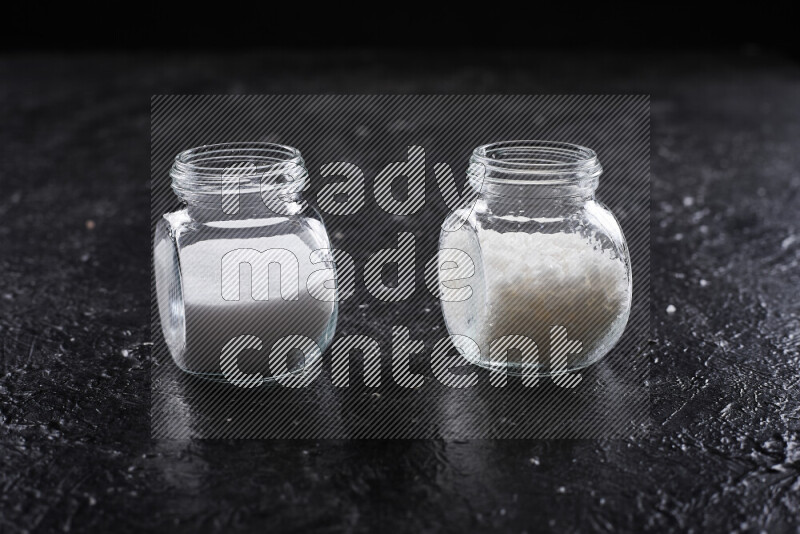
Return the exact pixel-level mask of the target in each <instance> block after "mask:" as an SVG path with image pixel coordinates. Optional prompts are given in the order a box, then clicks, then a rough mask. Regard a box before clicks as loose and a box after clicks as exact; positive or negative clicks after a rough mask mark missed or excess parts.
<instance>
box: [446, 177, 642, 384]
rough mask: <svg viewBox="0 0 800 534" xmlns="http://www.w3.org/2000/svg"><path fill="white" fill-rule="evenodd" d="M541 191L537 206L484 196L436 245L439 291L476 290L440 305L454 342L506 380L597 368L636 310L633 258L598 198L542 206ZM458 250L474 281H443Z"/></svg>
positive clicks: (533, 201)
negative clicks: (462, 341)
mask: <svg viewBox="0 0 800 534" xmlns="http://www.w3.org/2000/svg"><path fill="white" fill-rule="evenodd" d="M535 187H536V186H530V187H528V188H525V189H532V190H531V191H526V192H528V193H529V194H530V195H531V196H530V197H526V196H520V195H519V194H515V195H513V196H503V195H493V194H482V195H480V196H479V197H478V198H477V200H476V201H475V203H474V206H472V207H471V209H469V208H465V209H462V210H458V211H455V212H453V213H452V214H451V215H450V218H449V219H448V221H446V222H445V224H444V225H443V230H442V232H441V236H440V241H439V249H440V252H439V258H440V270H439V273H440V280H441V281H442V283H443V284H445V285H448V286H450V287H458V285H459V284H460V285H461V286H462V287H463V286H466V285H469V287H470V288H471V292H470V293H471V294H470V296H469V298H467V299H465V300H461V301H448V300H445V299H442V311H443V314H444V318H445V323H446V325H447V329H448V331H449V333H450V334H451V335H460V336H466V337H468V338H470V339H472V340H473V341H474V342H475V344H474V345H472V346H473V347H475V346H477V349H478V350H472V351H470V350H464V351H463V352H464V355H465V356H466V357H467V358H468V359H469V360H470V361H472V362H473V363H475V364H477V365H479V366H482V367H486V368H490V369H495V370H502V371H505V372H508V373H509V374H526V375H550V374H560V373H565V372H570V371H574V370H577V369H580V368H583V367H586V366H588V365H591V364H592V363H595V362H597V361H598V360H600V359H601V358H602V357H603V356H605V355H606V354H607V353H608V352H609V351H610V350H611V348H612V347H613V346H614V344H615V343H617V341H618V340H619V338H620V337H621V335H622V332H623V331H624V329H625V325H626V323H627V320H628V316H629V313H630V307H631V293H632V286H631V262H630V256H629V253H628V247H627V245H626V243H625V238H624V237H623V234H622V230H621V228H620V226H619V223H618V222H617V220H616V219H615V217H614V215H613V214H612V213H611V212H610V211H609V210H608V209H607V208H606V207H605V206H603V205H602V204H600V203H599V202H597V201H596V200H595V198H594V195H593V193H589V194H582V195H577V196H552V195H551V196H548V197H546V198H536V196H535ZM517 193H519V190H517ZM452 250H458V251H462V252H463V253H465V254H466V257H468V258H469V259H470V261H471V262H472V264H473V265H474V267H473V270H470V269H467V271H465V272H473V273H474V274H473V275H472V276H470V277H469V278H468V279H462V280H460V281H459V282H452V281H451V282H445V278H442V276H443V273H446V267H447V266H446V265H444V262H446V260H447V259H448V257H451V258H453V257H454V256H453V255H452V253H449V252H447V251H452ZM464 258H465V257H464V256H462V260H463V259H464ZM457 263H458V262H457ZM443 268H445V270H443ZM531 341H532V342H533V343H530V342H531Z"/></svg>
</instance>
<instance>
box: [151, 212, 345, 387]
mask: <svg viewBox="0 0 800 534" xmlns="http://www.w3.org/2000/svg"><path fill="white" fill-rule="evenodd" d="M243 204H246V203H243ZM253 206H255V207H253ZM154 263H155V273H156V290H157V298H158V307H159V315H160V319H161V324H162V330H163V332H164V337H165V340H166V343H167V346H168V348H169V351H170V353H171V355H172V358H173V360H174V361H175V363H176V364H177V365H178V367H180V368H181V369H182V370H184V371H186V372H189V373H192V374H197V375H202V376H205V377H209V378H221V377H222V376H223V373H222V368H221V358H222V354H223V351H224V350H225V348H226V345H227V344H228V343H231V342H232V341H231V340H234V339H236V338H239V339H243V338H242V336H253V337H254V338H257V340H258V341H257V347H255V349H257V350H253V349H254V346H253V345H252V344H250V345H249V347H248V348H249V349H250V350H243V351H241V352H239V353H238V354H237V358H236V364H237V366H238V369H239V371H240V372H242V373H245V374H248V375H254V376H255V375H260V376H261V377H263V378H264V379H269V378H274V377H275V376H276V375H278V374H281V372H279V371H277V370H275V369H271V368H270V367H271V366H270V363H271V362H270V358H269V356H270V348H271V347H272V346H273V344H274V343H275V342H276V341H277V340H278V339H280V338H282V337H286V336H289V335H300V336H304V337H307V338H310V339H311V340H313V341H314V342H315V343H316V344H317V346H318V347H319V348H320V352H321V351H324V350H325V348H326V347H327V346H328V345H329V344H330V342H331V340H332V339H333V335H334V330H335V327H336V318H337V310H338V307H337V303H336V294H335V268H334V267H335V265H334V263H333V261H332V258H331V256H330V240H329V238H328V234H327V231H326V229H325V225H324V224H323V222H322V219H321V217H320V215H319V213H317V212H316V211H315V210H313V209H312V208H311V207H310V206H308V205H306V204H304V203H302V202H300V201H299V200H298V201H297V202H290V203H288V204H286V206H285V209H284V210H281V214H276V213H272V212H270V211H269V210H268V209H266V207H265V206H263V205H262V206H258V205H257V202H255V201H254V202H252V203H251V208H248V209H242V212H241V213H240V214H237V215H236V216H231V215H228V214H226V213H224V212H223V210H222V209H221V208H219V207H207V206H206V207H200V206H192V205H190V206H188V207H187V208H185V209H182V210H179V211H177V212H172V213H167V214H165V215H164V216H163V218H162V220H160V221H159V222H158V224H157V227H156V233H155V243H154ZM316 271H323V272H316ZM312 273H315V274H313V275H312ZM233 343H235V341H234V342H233ZM227 346H228V347H230V345H227ZM292 358H293V359H290V360H289V361H287V363H286V367H281V370H282V371H286V370H288V371H290V372H296V371H299V370H301V369H302V368H303V367H304V366H307V365H309V363H310V362H308V361H305V359H304V358H303V356H302V355H298V354H295V355H293V356H292Z"/></svg>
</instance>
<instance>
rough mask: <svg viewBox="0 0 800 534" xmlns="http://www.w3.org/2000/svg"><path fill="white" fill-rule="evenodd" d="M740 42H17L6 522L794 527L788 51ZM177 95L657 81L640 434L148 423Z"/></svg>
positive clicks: (795, 129) (1, 390)
mask: <svg viewBox="0 0 800 534" xmlns="http://www.w3.org/2000/svg"><path fill="white" fill-rule="evenodd" d="M749 52H750V53H748V54H746V55H741V56H737V55H730V56H705V55H688V54H687V55H683V56H680V57H673V58H656V57H648V56H644V55H642V56H634V57H614V58H612V57H607V56H601V55H591V56H587V55H579V54H575V55H569V56H567V55H550V56H546V57H545V56H537V55H525V54H511V53H509V54H499V53H497V54H495V55H482V56H476V57H470V56H463V57H456V58H453V57H447V58H445V57H437V56H435V55H430V54H425V53H422V52H421V53H419V54H416V59H417V61H414V62H411V61H408V60H406V59H404V58H403V57H401V56H399V55H391V54H390V55H387V56H377V55H374V54H371V53H366V52H365V53H355V52H354V53H341V54H339V55H330V56H324V57H320V56H312V55H310V54H302V55H301V54H269V55H264V56H261V55H232V56H226V57H196V56H192V57H189V56H168V57H158V58H157V57H139V58H125V57H101V56H95V57H87V58H81V59H72V60H68V59H65V58H59V57H5V58H3V59H2V60H0V80H2V81H0V95H1V96H2V98H0V118H1V119H2V121H1V123H2V129H0V136H1V138H2V144H1V145H0V146H1V147H2V148H0V150H2V165H0V179H1V180H2V185H3V195H2V198H0V251H2V252H1V253H0V272H2V277H1V278H0V340H2V345H1V346H0V350H1V352H0V356H2V359H1V360H0V409H1V410H2V412H1V415H2V418H0V421H2V427H0V433H1V434H0V488H2V492H0V530H2V531H8V532H14V531H17V530H19V531H25V530H30V531H34V530H52V531H70V530H72V531H84V530H89V529H95V530H103V531H109V530H111V529H114V530H122V531H131V530H139V529H148V530H155V529H163V530H176V531H191V532H195V531H198V530H211V529H213V528H216V529H219V530H225V531H236V530H276V531H280V530H288V531H309V530H317V531H341V530H345V531H346V530H355V531H368V530H377V529H379V528H380V529H381V530H384V531H387V532H389V531H402V530H406V531H415V532H417V531H426V530H429V531H436V530H448V531H457V532H463V531H470V530H489V529H491V528H493V527H494V528H496V529H500V530H507V531H514V532H522V531H528V532H533V531H537V530H552V531H572V530H576V529H579V528H580V529H582V530H588V529H597V530H602V531H611V530H625V531H638V532H641V531H662V530H665V529H671V530H679V531H687V530H694V531H729V530H740V531H759V530H762V529H763V530H769V531H796V530H797V529H798V519H797V517H798V515H800V448H799V447H798V428H800V423H799V422H798V419H799V418H800V400H798V390H800V366H798V363H800V355H798V339H800V317H798V285H799V284H800V267H799V265H800V264H799V262H800V210H798V208H800V193H799V192H800V170H798V169H800V152H798V150H797V149H798V145H797V139H800V102H799V100H800V70H799V69H798V68H797V66H796V65H793V64H791V63H789V62H788V61H786V60H782V59H780V58H772V57H765V56H761V55H758V54H755V55H753V54H752V52H753V51H752V50H751V51H749ZM422 58H424V59H422ZM186 92H191V93H223V92H247V93H270V92H286V93H294V92H418V93H429V92H446V93H450V92H452V93H472V92H514V93H569V92H627V93H632V92H635V93H651V94H652V102H653V105H652V127H653V128H652V132H653V145H652V146H653V149H652V154H653V158H652V171H653V214H652V221H653V233H652V243H653V250H652V252H653V266H652V288H653V296H652V298H653V302H654V309H653V316H654V321H653V324H654V332H653V341H654V352H653V360H652V366H651V402H652V417H653V430H652V432H651V434H650V436H649V437H647V438H639V439H636V440H614V441H471V442H441V441H385V442H377V441H350V442H330V441H320V442H312V441H226V442H222V441H196V442H181V441H161V442H153V441H151V440H150V437H149V427H148V423H149V413H148V412H149V398H148V390H149V389H148V380H147V377H148V375H149V369H148V368H149V357H150V350H151V349H150V344H149V343H150V341H149V340H150V332H149V304H150V302H149V283H150V282H149V256H150V251H149V248H150V235H149V217H148V213H149V190H148V176H149V172H148V161H149V157H148V139H149V132H148V125H149V116H148V111H149V98H150V95H151V94H156V93H186ZM670 305H671V306H674V308H675V311H674V313H671V314H668V313H667V312H666V309H667V307H668V306H670Z"/></svg>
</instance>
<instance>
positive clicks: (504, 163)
mask: <svg viewBox="0 0 800 534" xmlns="http://www.w3.org/2000/svg"><path fill="white" fill-rule="evenodd" d="M602 171H603V169H602V167H601V166H600V162H599V161H598V160H597V155H596V154H595V153H594V151H593V150H591V149H588V148H585V147H581V146H578V145H572V144H569V143H558V142H549V141H506V142H502V143H493V144H489V145H484V146H480V147H478V148H476V149H475V151H474V152H473V154H472V158H470V167H469V170H468V178H469V183H470V185H471V187H472V188H473V189H474V190H475V191H476V192H477V193H478V195H479V196H480V197H481V198H482V199H483V200H484V201H485V202H486V204H487V205H488V206H489V207H491V208H492V209H500V210H525V209H530V208H534V207H535V208H543V207H544V206H547V205H552V206H553V208H554V209H559V210H564V209H571V208H572V207H575V206H580V205H581V204H584V203H585V202H587V201H589V200H591V199H593V198H594V192H595V190H596V189H597V185H598V182H599V177H600V174H601V173H602Z"/></svg>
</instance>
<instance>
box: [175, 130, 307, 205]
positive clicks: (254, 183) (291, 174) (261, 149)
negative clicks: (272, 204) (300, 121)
mask: <svg viewBox="0 0 800 534" xmlns="http://www.w3.org/2000/svg"><path fill="white" fill-rule="evenodd" d="M170 177H171V178H172V189H173V190H174V191H175V194H177V195H178V196H179V197H180V198H182V199H184V200H186V201H187V202H189V201H202V200H203V199H204V198H206V197H208V196H209V195H211V196H214V195H219V194H222V192H223V190H224V188H225V187H231V185H230V184H231V183H233V184H234V186H235V187H238V188H239V190H240V191H241V192H242V193H245V192H251V191H252V192H256V191H265V190H270V189H276V190H278V189H287V188H290V189H296V190H302V189H303V188H304V187H305V185H306V183H307V180H308V172H307V171H306V168H305V162H304V161H303V158H302V156H301V154H300V151H299V150H298V149H296V148H294V147H291V146H287V145H281V144H278V143H268V142H261V141H252V142H231V143H217V144H210V145H202V146H198V147H194V148H190V149H188V150H184V151H183V152H180V153H179V154H178V155H177V156H175V161H174V163H173V165H172V169H171V170H170Z"/></svg>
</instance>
